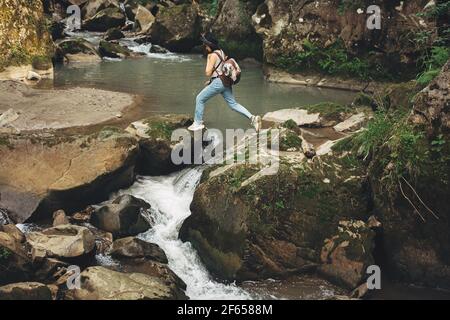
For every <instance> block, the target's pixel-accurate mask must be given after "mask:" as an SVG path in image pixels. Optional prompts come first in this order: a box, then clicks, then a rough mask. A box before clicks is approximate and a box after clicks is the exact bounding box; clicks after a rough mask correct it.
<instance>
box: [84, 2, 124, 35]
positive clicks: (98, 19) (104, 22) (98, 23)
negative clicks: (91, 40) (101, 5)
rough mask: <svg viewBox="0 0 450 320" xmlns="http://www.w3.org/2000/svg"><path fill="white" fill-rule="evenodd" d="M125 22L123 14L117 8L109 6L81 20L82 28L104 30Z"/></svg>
mask: <svg viewBox="0 0 450 320" xmlns="http://www.w3.org/2000/svg"><path fill="white" fill-rule="evenodd" d="M124 24H125V15H124V14H123V13H122V11H121V10H120V9H119V8H116V7H111V8H106V9H103V10H100V11H99V12H97V13H96V14H95V15H94V16H93V17H90V18H88V19H86V20H84V21H83V28H84V29H86V30H89V31H98V32H106V31H108V29H110V28H116V27H120V26H122V25H124Z"/></svg>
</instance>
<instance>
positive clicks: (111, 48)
mask: <svg viewBox="0 0 450 320" xmlns="http://www.w3.org/2000/svg"><path fill="white" fill-rule="evenodd" d="M98 51H99V53H100V55H101V56H103V57H108V58H121V59H123V58H126V57H128V56H130V54H131V52H130V50H129V49H127V48H125V47H122V46H121V45H120V44H118V43H113V42H108V41H103V40H102V41H100V44H99V49H98Z"/></svg>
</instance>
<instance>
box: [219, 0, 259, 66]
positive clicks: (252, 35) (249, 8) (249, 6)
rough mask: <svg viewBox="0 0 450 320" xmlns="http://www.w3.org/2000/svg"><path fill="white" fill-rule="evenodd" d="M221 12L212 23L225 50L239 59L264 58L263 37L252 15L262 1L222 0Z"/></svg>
mask: <svg viewBox="0 0 450 320" xmlns="http://www.w3.org/2000/svg"><path fill="white" fill-rule="evenodd" d="M220 2H221V3H220V4H219V12H218V14H217V17H216V19H215V20H214V22H213V23H212V24H211V28H212V31H213V32H214V34H215V35H217V37H218V38H219V41H220V42H221V43H220V44H221V46H222V48H223V49H224V51H225V52H226V53H227V54H228V55H229V56H232V57H235V58H237V59H243V58H248V57H250V58H255V59H258V60H261V59H262V39H261V37H260V36H259V35H258V34H257V33H256V32H255V28H254V27H253V25H252V20H251V16H252V15H253V14H254V13H255V12H256V9H257V6H258V3H260V2H261V1H240V0H223V1H220Z"/></svg>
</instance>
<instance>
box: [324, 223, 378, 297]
mask: <svg viewBox="0 0 450 320" xmlns="http://www.w3.org/2000/svg"><path fill="white" fill-rule="evenodd" d="M338 231H339V232H338V234H337V235H336V236H333V237H332V238H330V239H326V240H325V243H324V246H323V248H322V252H321V262H322V263H323V264H322V265H321V266H319V268H318V271H319V272H320V273H321V274H322V275H324V276H325V277H327V278H328V279H329V280H330V281H332V282H335V283H337V284H340V285H343V286H345V287H347V288H348V289H351V290H353V289H355V288H356V287H358V286H359V285H360V284H361V283H362V282H363V280H364V279H365V278H366V276H367V274H366V269H367V267H368V266H369V265H372V264H373V262H374V260H373V257H372V252H373V247H374V236H375V233H374V232H373V231H372V230H371V229H370V228H369V227H368V226H367V225H366V224H365V223H364V222H363V221H360V220H359V221H358V220H348V221H340V222H339V227H338Z"/></svg>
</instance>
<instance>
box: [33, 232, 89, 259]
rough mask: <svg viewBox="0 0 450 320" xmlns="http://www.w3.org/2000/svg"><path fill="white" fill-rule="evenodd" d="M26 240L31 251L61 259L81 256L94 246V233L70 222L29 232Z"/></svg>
mask: <svg viewBox="0 0 450 320" xmlns="http://www.w3.org/2000/svg"><path fill="white" fill-rule="evenodd" d="M27 242H28V244H29V245H30V246H31V248H32V252H33V253H37V252H42V253H44V254H45V256H48V257H56V258H61V259H64V258H79V257H83V256H86V255H88V254H90V253H92V252H93V250H94V248H95V237H94V234H93V233H92V232H91V231H90V230H89V229H88V228H86V227H80V226H76V225H70V224H66V225H60V226H57V227H53V228H49V229H45V230H42V231H40V232H30V233H29V234H28V235H27Z"/></svg>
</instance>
